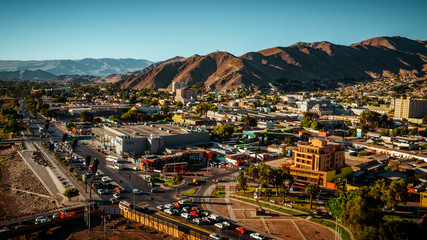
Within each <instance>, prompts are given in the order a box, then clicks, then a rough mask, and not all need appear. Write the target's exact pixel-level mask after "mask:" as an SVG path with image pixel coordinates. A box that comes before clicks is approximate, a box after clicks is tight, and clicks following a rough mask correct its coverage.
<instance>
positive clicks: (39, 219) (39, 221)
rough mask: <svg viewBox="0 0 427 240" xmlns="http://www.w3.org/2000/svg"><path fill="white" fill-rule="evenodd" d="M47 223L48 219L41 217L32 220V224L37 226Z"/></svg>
mask: <svg viewBox="0 0 427 240" xmlns="http://www.w3.org/2000/svg"><path fill="white" fill-rule="evenodd" d="M49 221H50V219H49V218H48V217H45V216H41V217H38V218H36V219H35V220H34V223H35V224H39V223H45V222H49Z"/></svg>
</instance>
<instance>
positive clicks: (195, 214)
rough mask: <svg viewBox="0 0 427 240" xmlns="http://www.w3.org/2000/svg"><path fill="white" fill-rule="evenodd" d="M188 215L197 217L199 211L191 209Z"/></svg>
mask: <svg viewBox="0 0 427 240" xmlns="http://www.w3.org/2000/svg"><path fill="white" fill-rule="evenodd" d="M190 215H191V216H193V217H196V218H198V217H199V216H200V215H199V212H197V211H191V212H190Z"/></svg>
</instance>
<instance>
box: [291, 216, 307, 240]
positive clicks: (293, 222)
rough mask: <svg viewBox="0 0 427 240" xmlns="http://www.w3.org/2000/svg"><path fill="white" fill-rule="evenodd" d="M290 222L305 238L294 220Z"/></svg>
mask: <svg viewBox="0 0 427 240" xmlns="http://www.w3.org/2000/svg"><path fill="white" fill-rule="evenodd" d="M292 224H293V225H294V227H295V229H296V230H297V231H298V232H299V234H300V235H301V237H302V239H304V240H307V238H305V236H304V234H302V232H301V230H300V229H299V227H298V225H297V224H296V223H295V221H292Z"/></svg>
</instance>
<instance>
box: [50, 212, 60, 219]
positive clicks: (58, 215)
mask: <svg viewBox="0 0 427 240" xmlns="http://www.w3.org/2000/svg"><path fill="white" fill-rule="evenodd" d="M56 218H61V213H59V212H57V213H54V214H53V215H52V219H56Z"/></svg>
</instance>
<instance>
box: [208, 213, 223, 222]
mask: <svg viewBox="0 0 427 240" xmlns="http://www.w3.org/2000/svg"><path fill="white" fill-rule="evenodd" d="M209 219H211V220H213V221H215V222H218V221H219V220H220V219H221V216H219V215H218V214H211V215H209Z"/></svg>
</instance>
